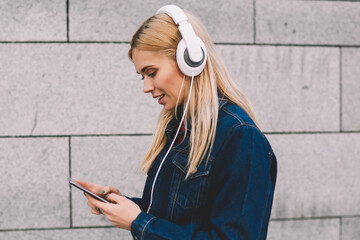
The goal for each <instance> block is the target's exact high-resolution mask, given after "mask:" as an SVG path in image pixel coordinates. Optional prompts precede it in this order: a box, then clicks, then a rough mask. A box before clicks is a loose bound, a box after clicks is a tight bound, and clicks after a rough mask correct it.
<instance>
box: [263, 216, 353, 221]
mask: <svg viewBox="0 0 360 240" xmlns="http://www.w3.org/2000/svg"><path fill="white" fill-rule="evenodd" d="M344 217H346V218H359V217H360V215H342V216H341V215H337V216H319V217H302V218H296V217H295V218H272V219H270V221H274V222H278V221H306V220H324V219H339V218H344Z"/></svg>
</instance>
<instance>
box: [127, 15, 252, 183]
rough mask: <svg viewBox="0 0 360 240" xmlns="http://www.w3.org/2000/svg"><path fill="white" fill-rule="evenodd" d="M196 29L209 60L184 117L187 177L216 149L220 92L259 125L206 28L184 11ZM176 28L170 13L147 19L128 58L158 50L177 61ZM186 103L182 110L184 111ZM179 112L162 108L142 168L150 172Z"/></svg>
mask: <svg viewBox="0 0 360 240" xmlns="http://www.w3.org/2000/svg"><path fill="white" fill-rule="evenodd" d="M185 13H186V15H187V16H188V18H189V20H188V21H189V23H191V25H192V27H193V28H194V31H195V33H196V34H197V35H198V37H200V38H201V39H202V40H203V42H204V43H205V46H206V49H207V53H208V57H207V63H206V66H205V69H204V70H203V72H202V73H201V74H200V75H198V76H196V77H195V78H194V83H193V89H192V93H191V97H190V103H189V107H188V110H187V112H186V113H185V112H184V109H183V114H185V128H187V121H186V119H187V120H190V121H191V134H190V153H189V157H188V170H187V174H186V178H188V177H189V176H190V175H191V174H193V173H195V172H196V170H197V167H198V166H199V165H200V163H201V162H202V161H203V159H205V158H206V157H209V155H208V156H206V154H207V152H209V153H210V152H211V149H212V147H213V143H214V139H215V133H216V123H217V119H218V108H219V106H218V91H219V92H220V93H221V94H222V95H224V97H225V98H227V99H228V100H229V101H230V102H232V103H234V104H236V105H238V106H240V107H241V108H242V109H244V111H245V112H246V113H247V114H248V115H249V116H250V117H251V119H252V120H253V121H254V122H255V124H256V125H258V121H257V118H256V115H255V112H254V110H253V108H252V106H251V104H250V102H249V100H248V99H247V97H246V96H245V95H244V94H243V93H242V92H241V90H240V89H239V88H238V87H237V86H236V84H235V83H234V82H233V81H232V79H231V77H230V75H229V73H228V71H227V70H226V68H225V65H224V63H223V61H222V60H221V58H220V57H219V55H218V54H217V52H216V51H215V47H214V44H213V43H212V41H211V39H210V36H209V35H208V33H207V31H206V29H205V27H204V26H203V25H202V24H201V23H200V21H199V20H198V19H197V18H196V17H194V16H193V15H192V14H191V13H189V12H187V11H186V12H185ZM181 38H182V37H181V34H180V32H179V31H178V28H177V26H176V25H175V23H174V22H173V20H172V19H171V17H169V16H168V15H167V14H164V13H162V14H156V15H154V16H152V17H150V18H149V19H147V20H146V21H145V22H144V23H143V24H142V25H141V26H140V28H139V29H138V30H137V31H136V32H135V34H134V36H133V38H132V40H131V42H130V45H131V48H130V50H129V58H130V59H131V60H132V52H133V49H135V48H136V49H138V50H143V51H155V52H157V53H162V54H164V55H166V56H168V57H169V58H170V59H173V60H175V61H176V47H177V44H178V43H179V41H180V40H181ZM185 79H186V80H185V82H184V83H183V85H184V86H183V89H184V102H186V101H187V98H188V97H189V96H188V95H189V90H190V78H189V77H186V78H185ZM184 105H185V104H183V108H185V106H184ZM176 109H177V107H176V108H175V109H174V110H165V109H163V110H162V111H161V113H160V116H159V121H158V124H157V127H156V130H155V133H154V137H153V141H152V143H151V145H150V148H149V150H148V151H147V153H146V155H145V157H144V159H143V161H142V162H141V168H142V170H143V171H144V172H148V170H149V169H150V167H151V165H152V163H153V161H154V160H155V158H156V156H157V155H158V154H159V153H160V152H161V150H162V149H163V148H164V146H165V143H166V139H167V138H166V135H165V129H166V127H167V125H168V123H169V122H170V121H171V120H172V119H173V118H174V117H175V116H176Z"/></svg>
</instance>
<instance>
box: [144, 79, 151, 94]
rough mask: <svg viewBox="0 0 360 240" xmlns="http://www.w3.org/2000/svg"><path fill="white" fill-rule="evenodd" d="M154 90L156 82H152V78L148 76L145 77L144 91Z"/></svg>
mask: <svg viewBox="0 0 360 240" xmlns="http://www.w3.org/2000/svg"><path fill="white" fill-rule="evenodd" d="M153 90H154V84H153V82H152V80H151V79H149V78H148V77H145V78H144V88H143V91H144V93H149V92H152V91H153Z"/></svg>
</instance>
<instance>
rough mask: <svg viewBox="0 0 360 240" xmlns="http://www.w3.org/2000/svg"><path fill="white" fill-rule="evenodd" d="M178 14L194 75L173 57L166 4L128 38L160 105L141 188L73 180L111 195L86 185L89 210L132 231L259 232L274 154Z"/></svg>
mask: <svg viewBox="0 0 360 240" xmlns="http://www.w3.org/2000/svg"><path fill="white" fill-rule="evenodd" d="M179 11H180V10H179ZM170 15H171V14H170ZM175 15H176V14H175ZM175 17H176V16H175ZM186 17H187V18H188V20H187V21H188V23H190V24H191V26H192V28H193V29H194V32H195V33H196V35H197V36H198V37H199V38H200V39H201V40H202V41H203V43H204V45H203V47H201V48H202V49H203V50H205V51H206V53H205V51H203V59H204V61H205V63H204V69H203V70H202V71H201V72H200V73H199V74H198V75H197V76H187V75H186V74H184V73H183V70H182V69H180V68H181V67H179V63H178V62H177V59H176V57H177V56H176V55H177V54H179V53H177V52H176V51H177V47H178V44H179V42H180V41H181V39H182V38H183V37H184V36H183V35H186V33H183V32H180V31H179V28H180V27H178V25H177V23H175V22H174V16H169V14H168V13H166V12H160V13H158V14H155V15H154V16H152V17H150V18H149V19H147V20H146V21H145V22H144V23H143V24H142V25H141V26H140V28H139V29H138V30H137V32H136V33H135V34H134V36H133V38H132V40H131V43H130V45H131V48H130V50H129V57H130V59H131V60H132V62H133V63H134V66H135V68H136V71H137V72H138V73H139V74H140V75H141V78H142V80H143V81H144V89H143V90H144V92H145V93H148V94H151V95H152V96H153V97H154V100H155V101H158V103H159V104H161V105H163V110H162V112H161V114H160V117H159V122H158V125H157V128H156V131H155V134H154V137H153V141H152V144H151V146H150V148H149V150H148V152H147V154H146V155H145V157H144V159H143V161H142V163H141V166H142V169H143V170H144V171H145V172H146V173H147V175H148V177H147V181H146V183H145V187H144V191H143V196H142V198H129V197H125V196H122V195H121V193H120V192H119V190H118V189H117V188H115V187H108V186H106V187H103V186H100V185H96V184H92V183H89V182H84V181H77V182H78V183H79V184H80V185H82V186H84V187H86V188H88V189H90V190H91V191H93V192H97V193H99V195H101V196H104V197H106V198H107V199H108V200H109V201H111V202H112V203H102V202H100V201H98V200H95V199H94V198H92V197H90V196H89V195H86V197H87V198H88V205H89V206H90V207H91V209H92V210H91V212H92V213H93V214H104V215H105V216H106V217H107V218H108V219H109V220H110V222H111V223H112V224H113V225H115V226H116V227H119V228H123V229H127V230H129V231H131V234H132V236H133V237H134V238H135V239H181V240H183V239H265V238H266V234H267V228H268V222H269V218H270V212H271V206H272V201H273V194H274V188H275V181H276V172H277V162H276V157H275V155H274V153H273V151H272V149H271V146H270V144H269V142H268V141H267V139H266V137H265V136H264V135H263V133H262V132H261V131H260V130H259V127H258V121H257V118H256V115H255V112H254V110H253V108H252V107H251V104H250V102H249V101H248V99H247V98H246V96H245V95H244V94H243V93H242V92H241V91H240V90H239V88H238V87H237V86H236V85H235V84H234V82H233V81H232V79H231V77H230V76H229V74H228V72H227V70H226V67H225V66H224V64H223V62H222V60H221V58H220V57H219V55H218V54H217V53H216V51H215V48H214V45H213V43H212V41H211V39H210V37H209V35H208V33H207V31H206V30H205V28H204V26H203V25H202V24H201V23H200V22H199V20H198V19H196V18H195V17H194V16H193V15H192V14H190V13H189V12H186ZM176 21H177V20H176ZM184 38H185V37H184ZM205 54H206V57H205ZM190 57H191V56H190ZM190 75H192V74H190ZM178 129H181V130H180V132H178V131H177V130H178Z"/></svg>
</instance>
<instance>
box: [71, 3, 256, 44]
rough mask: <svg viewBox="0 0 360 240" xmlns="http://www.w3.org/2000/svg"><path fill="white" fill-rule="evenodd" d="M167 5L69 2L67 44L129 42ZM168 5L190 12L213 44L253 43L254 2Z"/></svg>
mask: <svg viewBox="0 0 360 240" xmlns="http://www.w3.org/2000/svg"><path fill="white" fill-rule="evenodd" d="M167 4H169V2H168V1H165V0H156V1H152V2H151V4H144V3H143V1H139V0H136V1H114V0H112V1H107V0H101V1H99V0H87V1H70V17H69V18H70V40H72V41H130V39H131V37H132V35H133V34H134V33H135V31H136V30H137V29H138V27H139V26H140V25H141V23H142V22H143V21H145V20H146V19H147V18H148V17H150V16H152V15H154V14H155V13H156V11H157V10H158V9H159V8H160V7H162V6H164V5H167ZM171 4H175V5H178V6H179V7H181V8H183V9H185V10H189V11H191V12H193V13H194V14H195V15H196V16H198V17H199V18H200V20H201V21H202V23H203V24H204V25H205V27H206V28H207V29H208V31H209V33H210V36H212V39H213V41H215V42H242V43H250V42H251V43H252V42H253V41H254V30H253V1H252V0H237V1H236V0H232V1H230V2H227V3H226V4H225V3H222V4H219V2H218V1H216V0H200V1H191V0H185V1H181V0H176V1H172V3H171Z"/></svg>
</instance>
